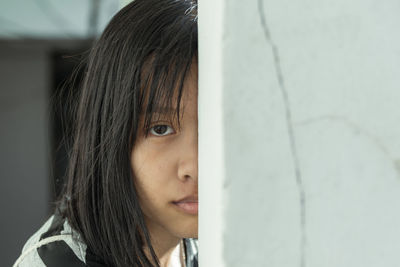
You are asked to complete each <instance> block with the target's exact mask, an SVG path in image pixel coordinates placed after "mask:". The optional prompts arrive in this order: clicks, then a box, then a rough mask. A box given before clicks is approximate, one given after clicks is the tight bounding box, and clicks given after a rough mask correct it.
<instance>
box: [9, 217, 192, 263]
mask: <svg viewBox="0 0 400 267" xmlns="http://www.w3.org/2000/svg"><path fill="white" fill-rule="evenodd" d="M80 240H81V239H80V238H79V234H78V233H77V232H76V231H74V230H73V229H71V227H70V225H69V224H68V222H67V221H66V220H65V219H64V218H62V217H61V216H60V215H58V214H57V213H56V214H55V215H53V216H51V217H50V219H48V220H47V222H46V223H45V224H44V225H43V226H42V227H41V228H40V229H39V230H38V231H37V232H36V233H35V234H34V235H33V236H32V237H31V238H30V239H29V240H28V241H27V242H26V244H25V246H24V248H23V249H22V253H21V256H20V257H19V258H18V259H17V261H16V262H15V263H14V265H13V267H45V266H46V267H84V266H89V267H104V266H105V265H104V264H103V263H102V261H101V259H99V258H97V257H96V256H95V255H93V254H92V253H91V252H90V250H89V249H88V248H87V246H86V244H84V243H83V242H82V241H80ZM184 246H185V256H186V267H198V250H197V248H198V245H197V239H191V238H189V239H184Z"/></svg>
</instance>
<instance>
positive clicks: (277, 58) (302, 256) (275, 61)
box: [258, 0, 306, 267]
mask: <svg viewBox="0 0 400 267" xmlns="http://www.w3.org/2000/svg"><path fill="white" fill-rule="evenodd" d="M264 12H265V11H264V1H263V0H258V13H259V17H260V21H261V26H262V29H263V32H264V36H265V39H266V40H267V42H268V43H269V45H270V46H271V52H272V55H273V64H274V68H275V72H276V76H277V79H278V84H279V88H280V91H281V94H282V100H283V103H284V107H285V115H286V126H287V131H288V136H289V142H290V151H291V155H292V161H293V165H294V173H295V177H296V185H297V188H298V191H299V199H300V231H301V232H300V267H305V266H306V251H305V250H306V198H305V190H304V185H303V179H302V173H301V169H300V164H299V157H298V154H297V145H296V137H295V133H294V127H293V119H292V110H291V106H290V102H289V94H288V91H287V89H286V86H285V78H284V75H283V72H282V67H281V60H280V55H279V49H278V46H277V45H276V44H275V42H274V40H273V39H272V36H271V32H270V29H269V26H268V23H267V20H266V16H265V13H264Z"/></svg>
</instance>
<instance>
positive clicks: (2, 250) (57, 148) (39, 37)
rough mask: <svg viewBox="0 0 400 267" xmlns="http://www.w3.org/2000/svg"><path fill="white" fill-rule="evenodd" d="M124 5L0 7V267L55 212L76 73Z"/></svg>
mask: <svg viewBox="0 0 400 267" xmlns="http://www.w3.org/2000/svg"><path fill="white" fill-rule="evenodd" d="M127 2H129V1H122V0H69V1H62V0H1V1H0V208H1V213H0V214H1V215H0V216H1V225H0V236H1V240H2V242H0V259H1V260H0V265H1V266H11V265H12V264H13V262H14V261H15V260H16V258H17V257H18V256H19V254H20V252H21V249H22V246H23V244H24V243H25V242H26V240H27V239H28V238H29V237H30V235H32V234H33V233H34V231H36V230H37V229H38V228H39V226H40V225H41V224H42V223H43V222H44V221H45V220H46V219H47V218H48V217H49V215H50V214H51V212H52V209H53V205H52V203H53V202H54V200H55V196H56V195H57V192H58V191H59V190H60V185H61V184H62V179H63V175H64V171H65V166H66V150H65V145H64V143H63V142H62V129H63V127H64V128H65V127H68V125H65V123H64V124H63V118H62V117H63V116H66V117H68V114H65V111H64V110H63V107H64V106H66V101H67V100H66V96H67V95H68V94H73V93H74V87H73V86H72V83H71V78H70V77H71V74H72V73H73V72H74V71H75V70H77V66H78V65H79V64H80V63H81V62H82V60H83V59H84V58H85V57H86V56H87V54H88V53H89V51H90V47H91V45H92V42H93V40H95V39H96V37H97V36H98V35H99V33H101V31H102V30H103V28H104V27H105V25H106V24H107V23H108V21H109V20H110V18H111V17H112V16H113V15H114V14H115V13H116V12H117V11H118V10H119V9H120V8H121V7H122V6H123V5H125V4H126V3H127ZM75 72H77V73H76V77H77V81H79V79H80V77H81V73H79V71H78V70H77V71H75ZM61 88H63V91H60V90H61ZM61 92H62V93H61ZM64 121H65V120H64Z"/></svg>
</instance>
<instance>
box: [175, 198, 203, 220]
mask: <svg viewBox="0 0 400 267" xmlns="http://www.w3.org/2000/svg"><path fill="white" fill-rule="evenodd" d="M172 204H174V206H176V207H177V208H178V209H179V210H180V211H182V212H184V213H187V214H191V215H196V214H197V213H198V206H199V201H198V197H197V196H187V197H184V198H182V199H180V200H177V201H173V202H172Z"/></svg>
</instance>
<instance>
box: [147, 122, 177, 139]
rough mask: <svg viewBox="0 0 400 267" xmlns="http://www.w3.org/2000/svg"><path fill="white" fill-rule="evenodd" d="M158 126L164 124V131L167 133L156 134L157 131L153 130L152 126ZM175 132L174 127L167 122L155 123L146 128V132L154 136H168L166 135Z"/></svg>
mask: <svg viewBox="0 0 400 267" xmlns="http://www.w3.org/2000/svg"><path fill="white" fill-rule="evenodd" d="M160 126H166V127H167V130H166V132H167V134H165V133H164V134H158V133H156V132H155V131H154V128H155V127H160ZM174 133H175V130H174V128H172V127H171V126H169V125H168V124H156V125H153V126H151V127H150V128H149V129H148V130H147V134H151V135H152V136H155V137H164V136H168V135H171V134H174Z"/></svg>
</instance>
